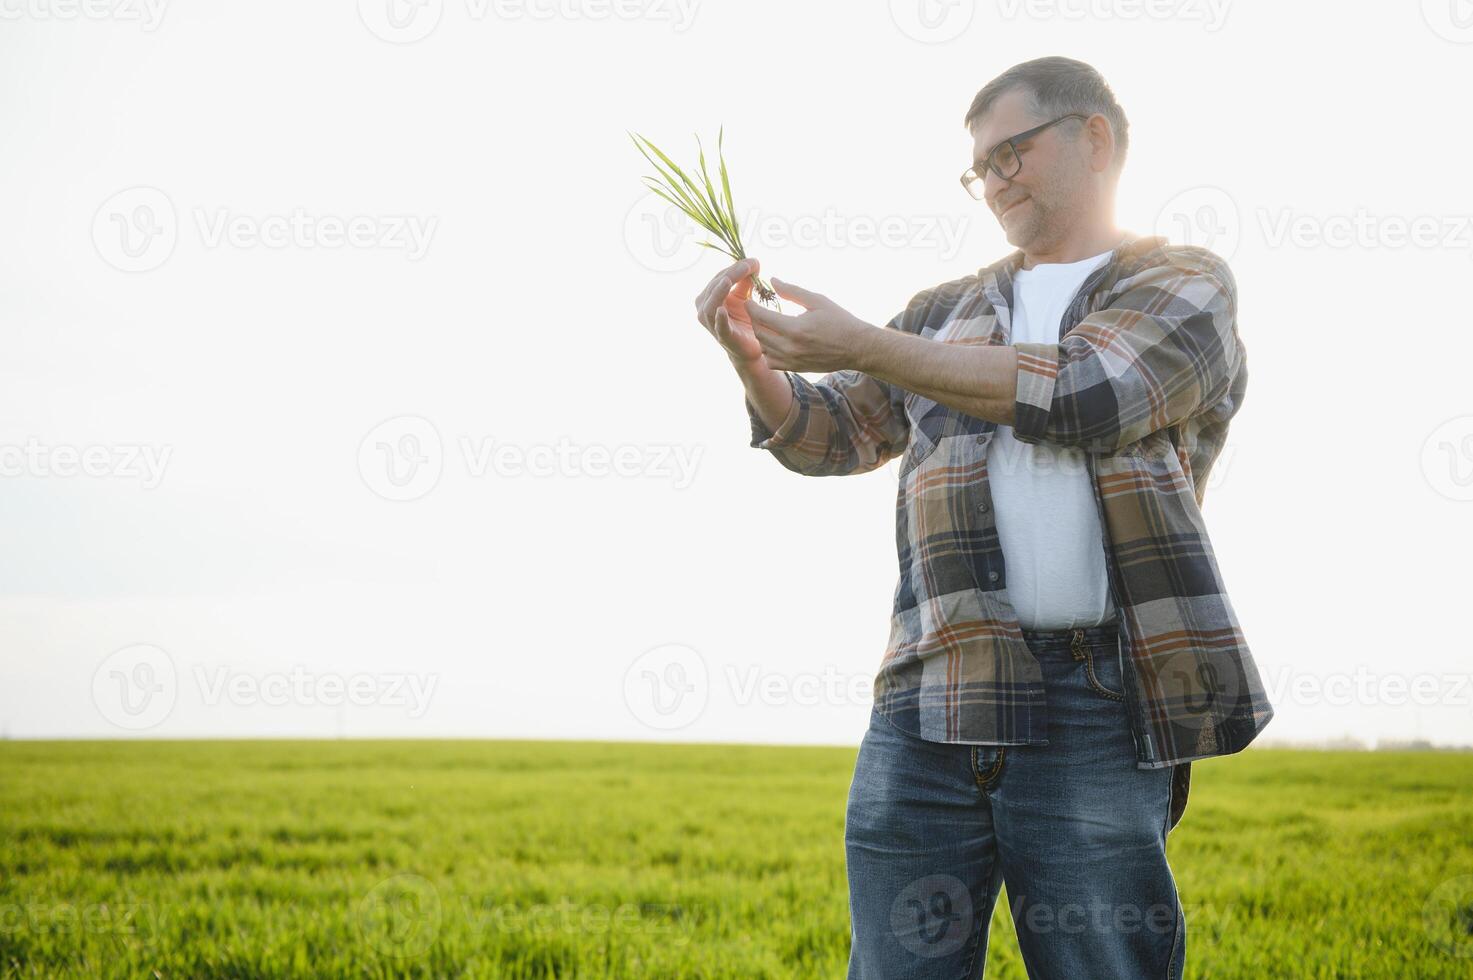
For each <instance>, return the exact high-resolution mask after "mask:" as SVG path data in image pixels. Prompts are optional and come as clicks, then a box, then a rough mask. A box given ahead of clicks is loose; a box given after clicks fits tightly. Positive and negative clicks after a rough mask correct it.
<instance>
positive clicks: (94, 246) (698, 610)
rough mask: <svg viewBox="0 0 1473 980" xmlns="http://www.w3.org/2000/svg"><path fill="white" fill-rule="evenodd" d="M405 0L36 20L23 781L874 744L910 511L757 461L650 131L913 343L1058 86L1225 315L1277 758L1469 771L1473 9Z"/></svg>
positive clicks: (16, 188)
mask: <svg viewBox="0 0 1473 980" xmlns="http://www.w3.org/2000/svg"><path fill="white" fill-rule="evenodd" d="M392 3H393V5H392V6H391V5H390V0H363V2H361V3H358V4H357V5H356V7H355V4H353V3H351V2H346V3H338V4H324V5H314V4H297V3H288V2H282V0H275V2H261V3H255V4H232V5H227V4H222V3H210V2H199V3H192V4H182V3H181V4H177V5H176V4H171V3H168V2H167V0H163V2H160V0H148V2H145V0H99V2H98V4H97V5H96V6H91V7H88V8H86V9H85V10H82V9H81V8H79V7H78V6H77V5H76V4H75V3H73V2H68V0H3V2H0V16H3V18H4V19H5V21H6V23H5V24H4V29H3V31H0V78H3V84H0V120H3V123H4V128H5V132H6V152H5V153H4V154H0V223H3V227H4V229H5V233H4V234H3V235H0V265H3V268H4V270H5V274H4V276H3V278H0V325H3V328H4V336H5V340H6V343H7V356H6V357H4V358H3V359H0V390H3V391H4V397H3V400H0V404H3V411H0V466H3V474H0V504H3V505H0V554H3V555H4V559H5V560H4V561H3V562H0V733H4V734H7V735H9V736H11V737H63V736H83V737H136V736H146V737H196V736H197V737H213V736H251V735H271V736H274V735H303V736H334V735H348V736H360V735H386V736H404V737H421V736H423V737H429V736H487V737H499V736H517V737H533V738H595V739H604V738H608V739H662V740H678V741H753V742H786V743H800V742H801V743H831V744H846V745H853V744H857V743H858V740H859V738H860V736H861V734H862V733H863V730H864V726H865V722H866V716H867V713H868V711H869V701H868V696H869V684H870V680H871V679H872V677H873V674H874V671H875V669H876V668H877V667H878V665H879V662H880V658H881V656H882V654H883V651H884V645H885V639H886V630H887V624H888V618H889V613H890V602H891V596H892V591H893V589H894V586H895V578H896V573H897V569H896V560H895V532H894V494H895V470H894V466H893V464H892V465H891V466H890V467H888V468H884V469H881V470H879V471H876V472H875V473H872V474H866V475H864V476H858V477H851V478H847V479H805V478H802V477H800V476H798V475H796V474H794V473H791V472H789V471H787V470H785V469H783V468H782V467H781V465H779V464H778V462H777V461H776V460H775V459H774V458H772V457H771V456H770V455H769V454H767V453H765V452H762V451H759V450H756V449H752V448H750V447H749V446H748V444H747V443H748V438H749V434H748V424H747V419H746V416H745V413H744V411H743V409H742V392H741V388H740V385H739V383H738V382H737V380H736V378H735V377H734V376H733V375H732V373H731V370H730V367H729V365H728V362H727V360H726V358H725V357H724V356H723V355H722V353H721V352H720V350H719V349H718V348H717V347H716V345H715V343H714V341H712V340H711V339H710V337H709V336H708V335H707V334H706V333H705V331H704V330H703V328H702V327H701V326H700V325H699V324H698V323H697V322H696V320H695V317H694V311H693V306H692V301H693V299H694V298H695V296H696V294H697V293H698V292H699V291H700V290H701V288H702V287H703V286H704V284H705V283H706V282H707V280H708V279H709V278H710V277H711V276H712V275H714V274H715V273H716V272H717V271H719V270H720V269H721V268H722V265H723V257H722V256H720V255H719V254H718V253H715V252H712V251H710V250H708V249H703V248H699V247H698V246H697V245H696V244H695V243H696V242H697V241H699V240H700V238H701V236H699V235H697V234H695V233H694V232H693V231H692V230H691V229H690V228H689V226H687V225H682V224H681V223H679V222H676V221H673V220H671V216H670V215H669V214H667V213H666V211H665V209H664V208H663V207H660V206H658V204H659V202H657V201H655V200H654V199H652V198H650V197H649V196H648V195H647V194H645V192H644V191H643V185H642V183H641V180H640V177H641V175H643V174H645V173H647V172H649V168H648V166H647V165H646V164H645V162H644V160H643V158H641V157H640V156H639V155H638V153H637V152H636V151H635V149H634V147H633V146H632V145H631V144H630V142H629V140H628V138H627V136H626V135H625V133H626V130H633V131H636V132H639V133H641V134H643V135H645V136H648V137H649V138H650V139H652V140H654V141H655V142H656V143H657V144H658V145H660V146H661V148H663V149H665V150H666V151H667V152H669V153H671V154H672V155H673V156H675V157H676V159H677V160H678V161H680V162H682V163H690V164H693V163H694V159H695V152H696V144H695V140H694V138H693V137H694V134H696V133H699V134H700V135H701V137H702V140H703V142H704V143H705V145H706V146H707V148H708V150H710V151H712V153H713V155H714V146H715V138H716V132H717V128H718V127H719V126H721V125H724V126H725V147H726V158H727V162H728V165H729V167H730V168H731V176H732V182H733V192H734V195H735V197H736V202H737V207H738V211H739V212H740V213H741V214H742V216H743V217H744V219H745V222H746V231H747V234H748V249H749V251H750V252H751V253H752V254H755V255H757V256H758V257H759V258H760V259H761V260H762V262H763V267H764V272H767V273H775V274H777V275H778V276H779V277H781V278H784V279H788V280H791V281H793V282H796V283H798V284H800V285H803V286H806V287H808V288H811V289H814V290H817V291H819V292H822V293H825V294H827V295H829V296H830V297H832V298H833V299H835V300H836V301H838V302H839V303H841V304H842V305H844V306H845V307H846V308H847V309H849V310H850V311H852V312H854V313H855V314H856V315H858V316H860V317H862V318H864V319H866V320H868V321H869V322H871V323H875V324H882V323H884V322H886V321H887V320H889V318H890V317H892V316H893V315H894V314H895V313H896V312H898V311H899V310H900V309H901V308H903V306H904V304H905V301H906V300H907V299H908V298H909V297H910V296H911V295H912V294H914V293H915V292H916V291H918V290H920V289H922V288H924V287H927V286H930V285H934V284H936V283H938V282H942V281H945V280H948V279H953V278H956V277H958V276H961V275H966V274H968V273H971V272H975V271H976V270H977V269H978V268H979V267H981V266H985V265H988V264H990V263H991V262H993V261H995V260H997V259H998V258H1000V257H1002V256H1003V255H1005V254H1007V253H1008V252H1009V251H1011V246H1009V245H1008V244H1007V242H1006V241H1005V240H1004V238H1003V235H1002V233H1001V231H1000V229H999V228H998V226H997V223H996V221H995V219H994V218H993V217H992V216H991V214H990V213H989V212H988V211H987V210H986V208H985V206H984V205H982V204H981V203H979V202H974V201H972V200H971V199H970V198H969V197H968V196H967V195H966V193H965V192H964V191H963V190H962V188H961V186H960V184H959V183H958V181H957V175H958V174H959V173H960V172H961V171H962V170H963V169H964V168H965V167H966V166H967V164H968V163H969V162H970V154H971V141H970V137H969V136H968V134H967V133H966V131H965V129H964V128H963V126H962V118H963V116H964V114H965V112H966V109H967V107H968V105H969V104H970V102H971V99H972V97H973V96H974V95H975V93H976V92H977V90H978V89H979V88H981V86H982V85H984V84H985V83H986V82H987V81H988V80H989V79H990V78H992V77H993V76H995V75H996V74H998V73H1000V72H1001V71H1002V70H1004V69H1006V68H1007V67H1009V66H1010V65H1012V64H1014V63H1016V62H1019V61H1023V60H1027V59H1029V58H1033V57H1037V56H1040V55H1046V54H1064V55H1069V56H1071V57H1076V58H1080V59H1082V60H1085V61H1088V62H1090V63H1091V64H1093V65H1095V66H1096V67H1097V68H1099V69H1100V71H1101V72H1102V73H1103V74H1104V76H1105V77H1106V78H1107V79H1108V80H1109V82H1110V83H1111V85H1112V86H1113V88H1114V90H1115V92H1116V94H1117V96H1118V97H1119V99H1120V101H1121V103H1122V105H1123V106H1124V108H1125V111H1126V113H1127V115H1128V117H1129V120H1130V123H1131V150H1130V157H1129V161H1128V163H1127V166H1126V168H1125V173H1124V177H1123V181H1122V185H1121V190H1120V200H1119V206H1118V212H1117V217H1118V221H1119V224H1120V225H1121V226H1122V227H1126V228H1130V229H1133V230H1135V231H1137V232H1139V233H1145V234H1164V235H1167V236H1168V237H1169V238H1171V239H1172V240H1173V241H1181V242H1190V243H1193V244H1200V245H1206V246H1208V247H1211V248H1213V249H1214V250H1216V251H1218V252H1219V253H1220V254H1223V255H1224V256H1226V257H1228V258H1229V260H1230V262H1231V265H1232V268H1233V270H1234V272H1235V274H1236V277H1237V281H1238V288H1239V301H1240V320H1239V330H1240V335H1241V337H1242V338H1243V342H1244V345H1245V348H1246V350H1247V352H1248V366H1249V376H1250V379H1251V380H1250V383H1249V386H1248V392H1247V396H1246V399H1245V402H1244V407H1243V409H1242V410H1241V412H1240V413H1239V415H1238V416H1237V417H1236V419H1235V420H1234V422H1233V426H1232V431H1231V438H1230V442H1229V444H1228V447H1227V449H1226V450H1225V452H1224V455H1223V457H1222V458H1221V459H1220V460H1219V462H1218V464H1217V469H1216V470H1215V471H1214V473H1213V477H1212V484H1211V486H1210V488H1209V490H1208V494H1207V504H1206V507H1205V509H1204V514H1205V518H1206V521H1207V524H1208V527H1209V530H1210V532H1211V535H1212V541H1213V544H1214V546H1215V548H1216V553H1217V557H1218V560H1219V564H1220V567H1221V570H1222V573H1223V577H1224V579H1225V581H1226V583H1227V586H1228V590H1229V595H1230V597H1231V599H1232V601H1233V604H1234V607H1235V609H1236V611H1237V613H1238V616H1239V619H1240V623H1241V625H1242V627H1243V630H1244V633H1245V635H1246V637H1247V638H1248V641H1249V644H1250V646H1251V648H1252V650H1253V653H1254V655H1255V657H1256V659H1257V663H1258V666H1259V668H1260V671H1261V672H1262V674H1263V676H1264V680H1265V683H1266V684H1267V685H1268V687H1269V691H1270V696H1271V698H1272V699H1273V701H1274V702H1275V705H1276V707H1277V709H1278V714H1277V717H1276V718H1275V720H1274V721H1273V722H1272V723H1271V725H1270V726H1269V728H1268V729H1267V731H1266V732H1265V734H1264V736H1263V741H1265V742H1268V741H1273V740H1289V739H1293V740H1313V739H1332V738H1337V737H1342V736H1352V737H1356V738H1360V739H1362V740H1364V741H1366V742H1369V743H1374V742H1376V741H1377V740H1386V739H1408V738H1417V737H1421V738H1427V739H1431V740H1433V741H1434V742H1470V741H1473V680H1470V673H1473V658H1470V653H1473V640H1470V639H1469V637H1468V633H1467V631H1466V630H1465V629H1463V628H1462V627H1461V625H1459V624H1460V622H1461V613H1462V611H1463V609H1464V606H1465V603H1466V596H1467V595H1468V594H1469V591H1470V590H1469V585H1470V581H1469V579H1470V573H1469V572H1468V570H1467V569H1468V566H1467V556H1468V555H1469V554H1470V553H1473V389H1470V387H1469V385H1468V382H1467V369H1466V365H1465V364H1464V363H1463V362H1464V361H1465V360H1466V355H1465V354H1464V351H1465V350H1466V349H1467V344H1466V342H1465V338H1466V336H1467V334H1468V329H1469V326H1470V323H1469V320H1470V317H1469V314H1468V312H1467V309H1468V305H1467V300H1466V291H1467V290H1466V285H1467V283H1468V281H1469V278H1470V273H1473V193H1470V191H1469V185H1468V180H1467V165H1468V159H1469V151H1470V137H1469V136H1468V133H1467V127H1466V125H1464V117H1465V115H1466V113H1464V112H1463V108H1462V106H1461V104H1460V102H1459V101H1457V100H1458V99H1459V97H1457V96H1456V93H1457V92H1459V91H1462V92H1465V93H1466V92H1467V91H1470V90H1473V86H1470V82H1473V19H1470V18H1469V16H1468V14H1469V13H1470V11H1469V10H1468V9H1467V2H1466V0H1428V2H1426V3H1423V4H1421V5H1420V7H1419V5H1418V4H1415V3H1411V4H1380V5H1371V6H1369V7H1358V8H1356V9H1354V11H1353V12H1351V11H1350V10H1349V9H1348V8H1346V7H1345V6H1344V5H1337V4H1332V3H1329V2H1327V0H1326V2H1318V3H1303V4H1294V5H1285V4H1282V3H1271V2H1268V0H1252V2H1249V0H1238V2H1230V0H1215V2H1206V0H1203V2H1189V0H1170V2H1168V0H1162V2H1155V3H1149V4H1147V3H1143V2H1140V0H1135V2H1132V0H1108V2H1106V0H1094V2H1088V3H1086V2H1082V0H1073V2H1067V0H1066V2H1032V3H1024V2H1022V0H1017V2H1014V0H997V2H994V3H977V4H971V3H966V2H956V0H953V2H950V3H936V2H934V0H920V2H912V3H902V2H898V0H897V2H894V3H887V2H883V0H871V2H868V3H865V4H839V3H826V4H818V3H815V4H805V5H801V6H800V5H793V4H785V3H764V2H753V0H745V2H742V3H736V2H734V0H732V2H728V0H722V2H715V0H705V2H700V0H682V2H677V0H621V2H620V3H618V4H614V3H611V2H607V0H605V2H600V0H556V2H554V0H517V2H512V0H502V2H499V3H491V2H490V0H422V2H420V3H418V4H407V3H401V0H392ZM1418 352H1420V353H1418ZM410 459H418V460H420V465H419V467H418V468H417V469H415V470H414V471H413V472H411V471H410V470H408V469H406V468H405V466H407V461H408V460H410ZM391 462H392V463H393V464H394V465H392V466H391V465H390V464H391ZM1460 597H1462V598H1460ZM662 684H670V685H673V686H674V687H673V688H672V689H674V688H679V689H681V690H683V691H684V692H685V693H686V695H688V696H687V697H684V698H683V699H682V700H680V702H679V705H678V710H676V708H677V706H676V702H675V701H670V700H668V699H664V698H662V696H661V695H660V694H659V691H660V690H661V688H660V685H662Z"/></svg>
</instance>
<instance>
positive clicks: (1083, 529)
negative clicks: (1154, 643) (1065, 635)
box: [987, 252, 1116, 630]
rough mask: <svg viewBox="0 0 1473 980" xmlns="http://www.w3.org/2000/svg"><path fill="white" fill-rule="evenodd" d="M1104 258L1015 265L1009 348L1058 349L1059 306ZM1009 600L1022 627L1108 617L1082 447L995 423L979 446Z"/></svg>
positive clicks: (1055, 626) (1092, 622)
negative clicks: (1031, 438)
mask: <svg viewBox="0 0 1473 980" xmlns="http://www.w3.org/2000/svg"><path fill="white" fill-rule="evenodd" d="M1109 257H1110V253H1109V252H1101V253H1100V254H1099V255H1096V256H1093V257H1091V258H1087V259H1081V260H1080V261H1078V262H1050V263H1043V264H1041V265H1035V266H1034V267H1033V268H1032V269H1019V270H1018V271H1017V272H1016V273H1015V274H1014V277H1013V309H1012V342H1013V343H1024V342H1027V343H1048V344H1052V343H1057V342H1058V340H1059V321H1060V320H1061V319H1062V318H1063V315H1064V310H1065V309H1066V308H1067V307H1068V305H1069V302H1070V300H1072V299H1073V298H1074V294H1075V293H1076V292H1077V291H1078V290H1079V287H1080V286H1081V285H1082V284H1083V283H1084V280H1085V279H1086V278H1088V276H1089V274H1090V273H1091V272H1093V271H1094V270H1095V269H1097V268H1098V267H1099V266H1101V265H1103V264H1104V263H1105V261H1106V260H1107V259H1109ZM987 475H988V479H989V480H990V482H991V485H992V499H993V503H994V505H995V506H996V509H997V514H996V517H997V533H998V537H999V539H1000V540H1001V543H1002V551H1003V562H1004V566H1005V568H1006V581H1007V592H1008V598H1009V600H1010V601H1011V602H1012V604H1013V608H1014V609H1015V610H1016V611H1017V614H1018V621H1019V622H1020V623H1021V624H1022V626H1023V628H1024V629H1037V630H1059V629H1072V628H1074V627H1080V626H1097V625H1099V624H1101V623H1108V622H1111V621H1112V620H1114V619H1115V618H1116V612H1115V606H1114V603H1113V602H1112V601H1111V598H1110V580H1109V574H1108V571H1107V568H1106V565H1105V546H1104V537H1103V531H1102V529H1101V527H1100V519H1099V513H1098V511H1097V510H1096V507H1095V498H1094V490H1093V488H1092V487H1091V486H1090V476H1089V470H1088V469H1087V468H1086V466H1085V460H1084V451H1083V450H1082V449H1077V448H1074V447H1071V446H1061V445H1057V444H1055V443H1048V442H1041V443H1039V444H1037V445H1030V444H1029V443H1026V442H1019V441H1018V440H1017V439H1015V438H1014V437H1013V428H1012V426H1008V425H999V426H998V427H997V432H996V434H995V435H994V436H993V438H992V440H991V443H990V444H989V446H988V450H987Z"/></svg>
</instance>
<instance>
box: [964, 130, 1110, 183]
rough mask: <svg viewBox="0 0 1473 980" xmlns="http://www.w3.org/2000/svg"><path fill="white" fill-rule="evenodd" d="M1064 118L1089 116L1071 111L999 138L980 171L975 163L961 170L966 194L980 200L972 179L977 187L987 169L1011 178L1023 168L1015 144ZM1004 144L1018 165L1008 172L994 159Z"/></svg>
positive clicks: (1005, 178) (1018, 150) (1020, 151)
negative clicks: (1039, 124)
mask: <svg viewBox="0 0 1473 980" xmlns="http://www.w3.org/2000/svg"><path fill="white" fill-rule="evenodd" d="M1065 119H1085V120H1087V119H1089V116H1087V115H1085V114H1084V113H1082V112H1071V113H1068V114H1067V115H1063V116H1060V117H1059V118H1057V119H1051V120H1049V121H1048V122H1046V123H1044V124H1043V125H1042V126H1034V127H1033V128H1032V129H1029V130H1025V131H1023V132H1021V133H1016V134H1014V135H1012V136H1009V137H1008V138H1007V139H1005V140H999V141H998V143H997V145H996V146H994V147H993V148H992V150H991V151H990V152H988V154H987V159H986V160H984V161H983V167H982V172H981V173H978V172H977V164H975V163H974V164H972V165H971V166H970V167H968V168H967V169H966V170H964V171H962V178H961V180H962V187H963V188H965V189H966V192H967V194H968V195H969V196H971V197H972V198H973V199H974V200H978V201H980V200H982V194H981V193H980V191H979V192H978V193H973V192H972V181H974V180H975V181H977V184H978V187H979V188H980V187H981V185H982V183H983V182H984V181H986V180H987V171H988V170H991V171H992V172H993V173H995V174H997V175H998V176H999V177H1001V178H1002V179H1003V180H1012V179H1013V178H1014V177H1016V176H1018V174H1019V173H1021V172H1022V170H1023V151H1022V150H1020V149H1018V145H1017V144H1019V143H1021V142H1023V141H1024V140H1027V139H1031V138H1033V137H1034V136H1037V135H1038V134H1039V133H1041V132H1043V131H1044V130H1045V129H1048V128H1049V127H1050V126H1054V125H1057V124H1058V123H1061V122H1063V121H1064V120H1065ZM1004 146H1006V147H1009V148H1010V149H1011V150H1012V151H1013V159H1015V160H1017V161H1018V166H1017V167H1016V168H1014V170H1013V172H1012V173H1010V174H1005V173H1003V172H1002V168H1001V167H999V166H998V165H997V160H996V159H995V158H996V157H997V151H998V150H1001V149H1002V148H1003V147H1004Z"/></svg>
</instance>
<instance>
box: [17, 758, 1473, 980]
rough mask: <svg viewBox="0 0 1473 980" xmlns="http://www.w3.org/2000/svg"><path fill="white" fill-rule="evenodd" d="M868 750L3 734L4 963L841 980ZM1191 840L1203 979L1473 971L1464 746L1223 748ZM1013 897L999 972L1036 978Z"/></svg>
mask: <svg viewBox="0 0 1473 980" xmlns="http://www.w3.org/2000/svg"><path fill="white" fill-rule="evenodd" d="M853 764H854V750H853V749H831V748H770V747H757V746H715V745H697V746H678V745H672V746H661V745H650V744H628V743H610V742H599V743H591V742H588V743H580V742H404V741H397V742H371V741H343V742H332V741H328V742H282V741H267V742H60V743H57V742H53V743H37V742H0V975H3V976H5V977H32V976H48V977H49V976H78V977H82V976H85V977H96V976H130V977H144V976H147V977H162V978H174V977H179V978H184V977H202V976H211V977H314V978H315V977H390V976H426V977H428V976H477V977H508V978H522V977H732V978H743V980H751V978H758V977H792V976H821V977H841V976H843V972H844V964H845V958H846V954H847V946H848V938H849V933H848V918H847V916H848V911H847V908H848V905H847V893H846V884H845V879H844V852H843V823H844V803H845V796H846V793H847V791H848V786H849V780H850V776H851V774H852V771H853ZM1170 852H1171V861H1172V867H1173V869H1174V870H1175V872H1176V876H1177V881H1178V884H1179V886H1180V888H1181V892H1182V898H1183V902H1184V903H1185V905H1186V911H1187V918H1188V943H1187V953H1188V964H1187V965H1188V970H1187V973H1188V976H1194V977H1208V976H1210V977H1264V976H1294V977H1361V976H1364V977H1372V976H1374V977H1469V976H1473V932H1470V930H1473V753H1465V754H1451V753H1355V752H1343V753H1336V752H1310V751H1296V750H1287V749H1262V750H1249V751H1247V752H1245V753H1242V754H1241V755H1238V756H1235V757H1233V758H1230V759H1219V760H1213V761H1210V762H1205V763H1202V764H1199V765H1197V766H1195V767H1194V770H1193V787H1192V798H1191V804H1190V806H1189V807H1188V810H1187V814H1186V817H1185V819H1184V820H1183V822H1182V824H1181V825H1180V827H1178V829H1177V830H1175V831H1173V832H1172V834H1171V837H1170ZM1463 876H1468V877H1463ZM1006 900H1007V896H1006V893H1004V896H1003V899H1002V900H1001V901H1000V902H999V903H998V907H997V910H996V915H995V919H994V927H993V942H992V952H991V958H990V965H989V969H988V976H990V977H1024V976H1025V974H1024V971H1023V969H1022V965H1021V961H1020V959H1019V957H1018V952H1017V945H1016V939H1015V938H1014V935H1013V929H1012V924H1011V922H1010V921H1009V920H1008V918H1007V916H1006V904H1005V903H1006Z"/></svg>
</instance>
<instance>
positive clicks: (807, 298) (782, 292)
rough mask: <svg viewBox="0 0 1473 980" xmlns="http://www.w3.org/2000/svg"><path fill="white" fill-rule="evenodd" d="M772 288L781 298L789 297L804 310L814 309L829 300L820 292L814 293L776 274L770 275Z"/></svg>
mask: <svg viewBox="0 0 1473 980" xmlns="http://www.w3.org/2000/svg"><path fill="white" fill-rule="evenodd" d="M772 288H773V289H774V290H776V291H777V294H778V295H779V296H781V297H782V298H783V299H791V300H793V301H795V302H797V303H798V304H799V305H801V306H802V307H803V308H804V309H805V310H811V309H815V308H816V307H819V306H823V305H824V304H826V303H828V301H829V298H828V297H827V296H824V295H823V294H822V293H815V292H813V290H811V289H804V288H803V287H802V286H795V285H794V284H793V283H790V282H785V281H783V280H782V279H779V278H778V277H777V276H773V277H772Z"/></svg>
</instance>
